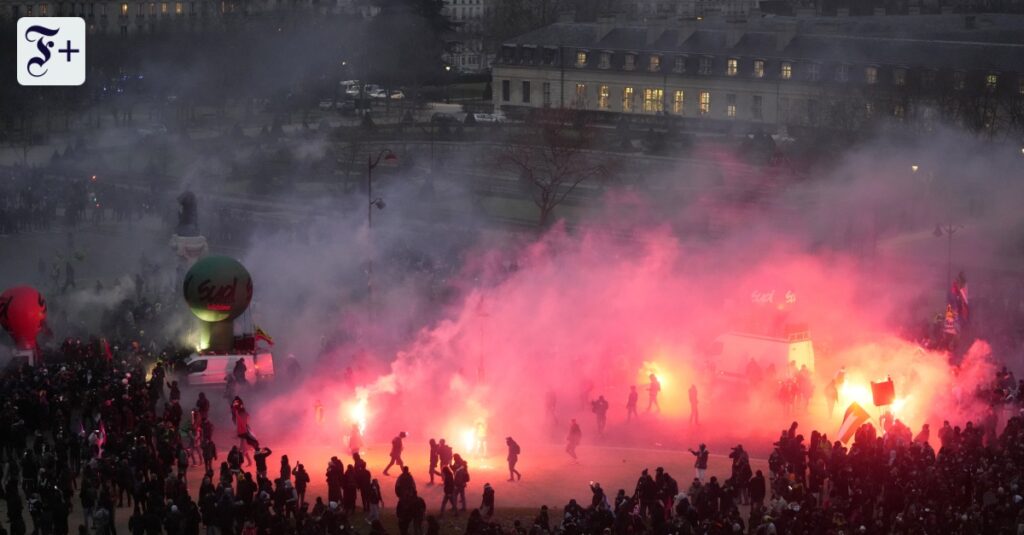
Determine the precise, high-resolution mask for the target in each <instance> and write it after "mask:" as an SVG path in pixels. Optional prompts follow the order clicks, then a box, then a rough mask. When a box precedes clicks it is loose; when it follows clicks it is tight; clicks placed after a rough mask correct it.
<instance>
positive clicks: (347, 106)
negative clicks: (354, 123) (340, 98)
mask: <svg viewBox="0 0 1024 535" xmlns="http://www.w3.org/2000/svg"><path fill="white" fill-rule="evenodd" d="M371 109H372V108H371V107H370V103H369V102H368V101H359V100H346V101H344V102H342V103H340V104H338V111H339V112H340V113H341V114H342V115H359V114H362V113H365V112H368V111H370V110H371Z"/></svg>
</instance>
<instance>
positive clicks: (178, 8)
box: [174, 2, 184, 15]
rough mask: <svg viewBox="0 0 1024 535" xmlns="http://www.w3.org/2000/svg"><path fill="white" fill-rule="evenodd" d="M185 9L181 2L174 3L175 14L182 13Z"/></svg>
mask: <svg viewBox="0 0 1024 535" xmlns="http://www.w3.org/2000/svg"><path fill="white" fill-rule="evenodd" d="M183 11H184V9H183V8H182V6H181V2H175V3H174V14H175V15H181V14H182V12H183Z"/></svg>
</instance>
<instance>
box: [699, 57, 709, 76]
mask: <svg viewBox="0 0 1024 535" xmlns="http://www.w3.org/2000/svg"><path fill="white" fill-rule="evenodd" d="M711 61H712V59H711V58H710V57H708V56H704V57H702V58H700V69H699V71H698V73H699V74H711Z"/></svg>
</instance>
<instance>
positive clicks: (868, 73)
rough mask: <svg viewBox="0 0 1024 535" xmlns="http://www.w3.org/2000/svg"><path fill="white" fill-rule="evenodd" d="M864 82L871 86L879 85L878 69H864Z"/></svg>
mask: <svg viewBox="0 0 1024 535" xmlns="http://www.w3.org/2000/svg"><path fill="white" fill-rule="evenodd" d="M864 82H865V83H867V84H869V85H871V84H877V83H878V67H867V68H866V69H864Z"/></svg>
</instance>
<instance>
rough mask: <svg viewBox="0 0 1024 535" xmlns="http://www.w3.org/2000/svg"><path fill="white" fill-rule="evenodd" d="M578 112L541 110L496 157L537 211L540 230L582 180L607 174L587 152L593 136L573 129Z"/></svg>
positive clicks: (584, 128)
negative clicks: (526, 192)
mask: <svg viewBox="0 0 1024 535" xmlns="http://www.w3.org/2000/svg"><path fill="white" fill-rule="evenodd" d="M580 114H581V112H580V111H578V110H567V109H550V110H545V111H544V112H543V113H542V114H541V115H539V116H538V118H537V119H536V120H535V121H534V122H532V123H531V124H529V125H528V126H527V127H526V128H524V129H523V131H522V133H521V134H520V135H521V137H520V138H513V139H511V140H510V142H509V143H508V145H507V146H506V147H505V150H504V152H503V153H502V155H501V156H500V159H501V163H502V164H503V165H504V166H505V167H506V168H508V169H510V170H511V171H513V172H515V173H517V174H518V175H519V177H520V179H521V180H522V181H523V183H524V185H525V186H526V187H527V188H528V189H529V191H530V196H531V198H532V200H533V202H534V204H535V205H537V209H538V219H537V223H538V225H539V226H540V227H541V228H544V227H545V226H547V225H548V224H549V223H551V216H552V214H553V213H554V211H555V208H557V207H558V206H559V205H560V204H562V203H563V202H564V201H565V199H566V197H568V196H569V194H571V193H572V192H573V190H575V189H576V187H577V186H579V185H580V184H582V183H583V182H584V181H586V180H588V179H593V178H601V177H604V176H605V175H606V174H607V168H606V167H605V165H604V163H603V162H595V161H594V158H595V157H596V156H595V155H594V154H593V153H591V152H589V151H588V148H589V147H591V146H592V144H593V133H592V132H591V131H590V129H589V128H587V127H586V126H583V127H581V128H574V127H573V123H574V122H576V121H578V116H580Z"/></svg>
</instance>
